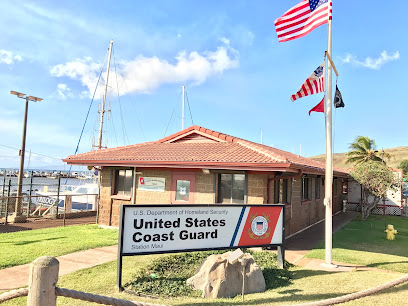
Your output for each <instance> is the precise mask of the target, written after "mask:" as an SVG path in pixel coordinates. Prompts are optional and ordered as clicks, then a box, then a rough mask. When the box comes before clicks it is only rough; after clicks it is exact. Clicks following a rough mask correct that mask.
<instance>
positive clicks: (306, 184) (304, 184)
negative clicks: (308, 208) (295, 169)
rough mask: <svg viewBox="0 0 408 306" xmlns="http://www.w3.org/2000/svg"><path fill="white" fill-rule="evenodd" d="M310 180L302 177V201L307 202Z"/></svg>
mask: <svg viewBox="0 0 408 306" xmlns="http://www.w3.org/2000/svg"><path fill="white" fill-rule="evenodd" d="M310 188H311V185H310V178H309V177H302V201H308V200H311V199H310V193H311V192H310Z"/></svg>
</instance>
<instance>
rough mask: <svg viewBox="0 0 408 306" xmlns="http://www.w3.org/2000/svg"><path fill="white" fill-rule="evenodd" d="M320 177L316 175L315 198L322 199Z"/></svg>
mask: <svg viewBox="0 0 408 306" xmlns="http://www.w3.org/2000/svg"><path fill="white" fill-rule="evenodd" d="M320 180H321V178H320V177H316V181H315V199H320V185H321V183H320Z"/></svg>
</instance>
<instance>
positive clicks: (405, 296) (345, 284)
mask: <svg viewBox="0 0 408 306" xmlns="http://www.w3.org/2000/svg"><path fill="white" fill-rule="evenodd" d="M159 256H165V255H146V256H134V257H125V258H124V263H123V280H124V282H127V281H129V280H130V279H132V275H133V274H134V272H135V271H136V270H137V269H139V268H140V267H142V266H144V265H146V264H147V263H149V262H150V261H151V260H152V259H153V258H157V257H159ZM291 270H292V274H293V280H292V282H291V284H290V285H289V286H287V287H281V288H278V289H272V290H268V291H266V292H264V293H256V294H249V295H247V296H245V301H244V302H242V298H241V296H237V297H235V298H231V299H217V300H215V299H214V300H213V299H202V298H197V297H195V298H194V297H177V298H171V299H164V298H162V299H152V298H150V299H148V298H143V297H138V296H134V295H130V294H127V293H117V292H116V291H115V284H116V261H114V262H110V263H106V264H103V265H100V266H97V267H94V268H90V269H85V270H81V271H77V272H75V273H72V274H68V275H64V276H62V277H60V279H59V282H58V285H57V286H59V287H62V288H68V289H74V290H80V291H85V292H92V293H96V294H101V295H108V296H113V297H116V298H122V299H128V300H132V301H139V302H148V303H155V304H163V305H222V306H227V305H240V306H242V305H292V304H295V303H307V302H312V301H317V300H322V299H327V298H333V297H337V296H341V295H345V294H349V293H354V292H357V291H360V290H364V289H367V288H370V287H373V286H377V285H379V284H382V283H385V282H387V281H390V280H393V279H395V278H398V277H400V276H402V274H400V273H383V272H374V271H353V272H344V273H330V272H324V271H312V270H305V269H301V268H297V267H294V268H291ZM407 300H408V284H405V285H401V286H398V287H395V288H393V289H390V290H385V291H383V292H381V293H380V294H376V295H374V296H372V297H368V298H364V299H360V300H357V301H354V302H350V303H349V305H375V304H378V305H390V303H389V301H393V303H392V305H406V304H404V303H406V301H407ZM26 301H27V299H26V298H19V299H14V300H11V301H8V302H6V303H4V304H3V305H26V303H27V302H26ZM394 301H395V303H394ZM398 301H399V302H398ZM57 305H95V304H93V303H87V302H84V301H80V300H74V299H68V298H63V297H58V299H57Z"/></svg>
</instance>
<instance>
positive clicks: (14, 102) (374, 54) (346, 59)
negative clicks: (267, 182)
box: [0, 0, 408, 168]
mask: <svg viewBox="0 0 408 306" xmlns="http://www.w3.org/2000/svg"><path fill="white" fill-rule="evenodd" d="M298 2H299V0H294V1H292V0H287V1H266V0H265V1H264V0H257V1H240V0H236V1H181V0H180V1H174V0H168V1H107V0H106V1H103V0H102V1H100V0H99V1H77V0H73V1H58V2H56V1H51V0H50V1H47V0H43V1H40V0H38V1H9V0H3V1H1V2H0V27H1V29H3V30H2V35H1V36H0V80H1V82H0V130H1V134H2V137H1V140H0V167H1V168H4V167H6V168H12V167H15V168H17V167H18V164H19V156H18V149H19V148H20V147H21V135H22V122H23V116H24V100H22V99H18V98H17V97H16V96H13V95H10V94H9V91H10V90H15V91H19V92H22V93H25V94H28V95H33V96H37V97H40V98H43V99H44V100H43V101H42V102H40V103H30V104H29V110H28V131H27V142H26V151H27V152H29V151H31V152H32V154H31V155H29V154H27V155H26V166H27V164H28V159H29V162H30V165H29V166H30V168H36V167H48V168H53V167H56V166H61V165H63V163H62V162H61V161H60V158H64V157H66V156H68V155H71V154H73V153H74V152H75V148H76V145H77V142H78V139H79V136H80V133H81V130H82V127H83V125H84V121H85V117H86V114H87V111H88V108H89V106H90V102H91V97H92V94H93V92H94V90H95V87H96V83H97V79H98V76H99V73H100V70H101V69H102V68H103V69H104V73H105V67H106V57H107V49H108V46H109V41H110V40H114V53H113V56H112V61H111V74H110V79H109V84H108V85H109V93H108V102H110V108H111V116H110V120H109V121H107V122H106V124H105V133H104V139H105V140H106V139H107V141H108V143H107V146H108V147H116V146H122V145H128V144H134V143H141V142H145V141H153V140H157V139H160V138H162V137H164V136H167V135H170V134H172V133H175V132H177V131H179V130H181V86H182V85H183V84H184V85H186V88H187V96H188V100H189V103H190V108H191V113H192V118H193V122H194V124H196V125H200V126H204V127H207V128H209V129H212V130H216V131H219V132H224V133H227V134H230V135H234V136H237V137H241V138H245V139H248V140H251V141H255V142H260V134H261V130H262V131H263V143H264V144H267V145H271V146H274V147H277V148H279V149H283V150H286V151H289V152H295V153H296V154H299V151H300V145H301V146H302V155H305V156H314V155H318V154H322V153H324V152H325V134H324V133H325V132H324V115H323V114H321V113H312V114H311V116H310V117H309V115H308V111H309V110H310V109H311V108H312V107H314V106H315V105H316V104H317V103H318V102H320V100H321V99H322V97H323V94H322V93H321V94H317V95H312V96H308V97H305V98H302V99H299V100H297V101H295V102H291V101H290V96H291V95H292V94H294V93H295V92H296V91H297V90H298V88H299V86H300V85H301V84H302V83H303V82H304V80H305V79H306V78H307V77H308V76H309V75H310V73H311V72H312V71H313V70H314V69H315V68H317V66H318V65H319V64H320V63H321V62H322V61H323V56H324V51H325V50H326V48H327V25H323V26H321V27H319V28H317V29H316V30H314V31H313V32H312V33H310V34H309V35H307V36H305V37H303V38H300V39H296V40H293V41H289V42H284V43H278V40H277V37H276V32H275V29H274V20H275V19H276V18H278V17H280V16H281V15H282V14H283V13H284V12H285V11H287V10H288V9H289V8H291V7H292V6H294V5H295V4H297V3H298ZM407 12H408V2H407V1H404V0H390V1H387V5H384V2H383V1H378V0H377V1H370V2H368V1H351V0H342V1H340V0H333V60H334V62H335V64H336V67H337V69H338V71H339V73H340V76H339V79H338V86H339V88H340V90H341V92H342V95H343V100H344V102H345V105H346V107H345V108H340V109H337V110H336V111H334V112H333V122H334V151H335V152H346V151H347V149H348V146H349V144H350V143H351V142H352V141H353V140H354V138H355V137H356V136H359V135H363V136H369V137H370V138H373V139H375V140H376V142H377V145H378V147H379V148H390V147H396V146H406V145H407V136H406V120H407V119H406V118H407V105H406V101H407V99H406V98H405V96H406V92H405V91H406V85H404V83H405V80H406V76H405V75H406V68H407V67H408V62H407V56H406V55H407V54H408V47H407V44H408V43H407V40H406V29H408V24H407V23H408V21H407V18H406V13H407ZM102 83H103V82H102ZM334 83H335V82H333V84H334ZM101 90H102V86H99V87H98V90H97V94H96V99H95V100H94V102H93V104H92V107H91V111H90V115H89V118H88V121H87V123H86V125H85V129H84V135H83V137H82V140H81V143H80V147H79V152H87V151H90V150H91V148H92V139H93V138H94V139H95V142H96V139H97V137H98V136H97V133H96V132H94V130H95V129H97V128H98V126H99V123H98V121H97V111H98V104H100V103H101ZM122 119H123V120H122ZM190 125H192V120H191V117H190V113H189V110H188V106H186V119H185V127H188V126H190ZM105 145H106V143H105ZM30 156H31V157H30Z"/></svg>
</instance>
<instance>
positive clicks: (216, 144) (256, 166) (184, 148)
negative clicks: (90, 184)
mask: <svg viewBox="0 0 408 306" xmlns="http://www.w3.org/2000/svg"><path fill="white" fill-rule="evenodd" d="M192 134H194V135H196V136H198V137H197V138H196V139H199V140H200V141H198V142H194V141H191V138H188V137H191V135H192ZM187 135H190V136H187ZM184 136H185V138H186V139H188V140H186V141H185V142H181V140H183V138H184ZM203 139H204V142H203ZM63 161H64V162H67V163H68V164H85V165H111V166H114V165H127V166H132V165H134V166H143V167H148V166H154V167H159V166H160V167H190V168H192V167H194V168H200V167H202V168H217V169H242V170H245V169H252V170H275V171H280V170H281V171H290V170H289V169H292V170H291V171H294V170H295V169H302V170H303V171H304V172H306V173H307V172H313V173H322V174H323V173H324V169H325V164H323V163H321V162H318V161H315V160H312V159H309V158H306V157H301V156H298V155H295V154H292V153H289V152H286V151H283V150H279V149H276V148H272V147H269V146H266V145H261V144H258V143H254V142H251V141H248V140H245V139H241V138H238V137H234V136H231V135H227V134H223V133H219V132H215V131H212V130H209V129H206V128H203V127H200V126H196V125H195V126H191V127H189V128H187V129H185V130H183V131H180V132H177V133H175V134H173V135H170V136H168V137H165V138H163V139H160V140H158V141H155V142H147V143H142V144H136V145H131V146H125V147H117V148H111V149H103V150H98V151H93V152H88V153H83V154H78V155H71V156H68V157H67V158H66V159H64V160H63ZM285 169H286V170H285ZM334 173H335V175H340V176H345V175H347V171H346V170H343V169H335V171H334Z"/></svg>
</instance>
